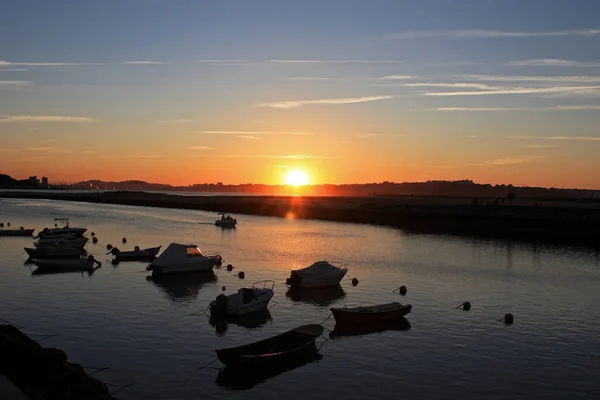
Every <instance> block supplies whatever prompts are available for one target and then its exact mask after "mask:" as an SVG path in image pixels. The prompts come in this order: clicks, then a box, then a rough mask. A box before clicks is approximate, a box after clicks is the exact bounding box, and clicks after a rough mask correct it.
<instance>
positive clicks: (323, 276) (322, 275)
mask: <svg viewBox="0 0 600 400" xmlns="http://www.w3.org/2000/svg"><path fill="white" fill-rule="evenodd" d="M347 272H348V269H347V268H346V266H345V265H342V266H340V267H337V266H335V265H333V264H331V263H329V262H327V261H317V262H316V263H314V264H312V265H310V266H308V267H306V268H302V269H298V270H293V271H292V272H291V273H290V277H289V278H287V279H286V284H288V285H289V286H291V287H292V288H297V289H315V288H323V287H329V286H335V285H339V283H340V281H341V280H342V279H343V278H344V276H346V273H347Z"/></svg>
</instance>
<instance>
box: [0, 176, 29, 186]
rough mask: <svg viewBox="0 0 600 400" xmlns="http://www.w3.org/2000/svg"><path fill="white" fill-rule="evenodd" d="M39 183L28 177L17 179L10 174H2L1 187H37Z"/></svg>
mask: <svg viewBox="0 0 600 400" xmlns="http://www.w3.org/2000/svg"><path fill="white" fill-rule="evenodd" d="M37 188H38V184H37V183H35V182H31V181H29V180H28V179H25V180H17V179H14V178H12V177H11V176H9V175H5V174H0V189H37Z"/></svg>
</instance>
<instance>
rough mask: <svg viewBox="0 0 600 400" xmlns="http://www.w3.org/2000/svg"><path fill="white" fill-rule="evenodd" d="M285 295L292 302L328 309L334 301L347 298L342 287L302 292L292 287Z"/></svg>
mask: <svg viewBox="0 0 600 400" xmlns="http://www.w3.org/2000/svg"><path fill="white" fill-rule="evenodd" d="M285 295H286V296H287V297H289V298H290V299H292V301H298V302H303V303H309V304H315V305H318V306H322V307H327V306H329V305H330V304H331V303H333V302H334V301H336V300H338V299H341V298H343V297H344V296H346V292H345V291H344V289H342V287H341V286H340V285H336V286H330V287H326V288H318V289H310V290H302V289H297V288H293V287H292V288H290V289H289V290H288V291H287V292H286V294H285Z"/></svg>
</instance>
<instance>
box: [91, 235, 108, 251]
mask: <svg viewBox="0 0 600 400" xmlns="http://www.w3.org/2000/svg"><path fill="white" fill-rule="evenodd" d="M92 243H98V238H97V237H96V236H94V237H93V238H92ZM109 250H110V249H109Z"/></svg>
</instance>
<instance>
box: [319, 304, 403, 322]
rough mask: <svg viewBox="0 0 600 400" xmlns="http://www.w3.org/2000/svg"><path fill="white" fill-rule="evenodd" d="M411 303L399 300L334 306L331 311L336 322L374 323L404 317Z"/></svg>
mask: <svg viewBox="0 0 600 400" xmlns="http://www.w3.org/2000/svg"><path fill="white" fill-rule="evenodd" d="M411 309H412V306H411V305H410V304H406V305H403V304H400V303H398V302H393V303H387V304H378V305H374V306H368V307H341V308H335V307H334V308H332V309H331V312H332V313H333V317H334V318H335V321H336V323H339V324H346V325H359V324H374V323H379V322H383V321H388V320H394V319H399V318H402V317H404V316H405V315H406V314H408V313H409V312H410V310H411Z"/></svg>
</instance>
